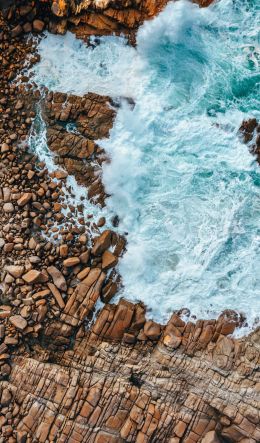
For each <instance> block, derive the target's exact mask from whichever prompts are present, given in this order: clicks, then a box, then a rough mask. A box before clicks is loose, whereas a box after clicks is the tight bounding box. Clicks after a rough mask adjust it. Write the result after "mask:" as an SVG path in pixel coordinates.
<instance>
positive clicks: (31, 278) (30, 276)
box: [23, 269, 41, 284]
mask: <svg viewBox="0 0 260 443" xmlns="http://www.w3.org/2000/svg"><path fill="white" fill-rule="evenodd" d="M40 277H41V273H40V271H37V270H36V269H31V271H28V272H27V273H26V274H24V275H23V279H24V281H26V283H28V284H31V283H36V282H37V281H38V280H39V279H40Z"/></svg>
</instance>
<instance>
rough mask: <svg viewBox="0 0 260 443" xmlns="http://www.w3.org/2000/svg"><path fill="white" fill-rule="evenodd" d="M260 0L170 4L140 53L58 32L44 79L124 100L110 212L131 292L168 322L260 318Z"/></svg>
mask: <svg viewBox="0 0 260 443" xmlns="http://www.w3.org/2000/svg"><path fill="white" fill-rule="evenodd" d="M259 17H260V16H259V3H258V2H257V1H247V2H246V1H240V0H237V1H231V0H221V1H220V2H218V3H216V4H214V5H212V6H210V7H209V8H207V9H200V8H198V7H197V6H196V5H193V4H191V3H188V2H186V1H182V0H181V1H179V2H177V3H169V4H168V6H167V7H166V9H165V10H164V11H163V12H162V13H161V14H160V15H159V16H158V17H157V18H155V19H154V20H152V21H150V22H147V23H145V24H144V25H143V27H142V28H141V29H140V30H139V32H138V36H137V48H136V49H134V48H132V47H129V46H128V45H127V43H126V41H125V40H124V38H118V37H106V38H102V39H100V41H99V44H98V45H96V46H94V47H92V48H91V47H86V46H85V45H84V44H83V43H82V42H80V41H78V40H76V39H75V37H74V36H73V35H72V34H70V33H68V34H67V35H66V36H53V35H49V34H47V35H46V38H45V39H44V40H42V41H41V43H40V45H39V52H40V54H41V62H40V63H39V64H38V65H36V67H35V68H34V74H35V76H34V80H35V81H36V83H38V84H39V85H46V86H47V87H48V88H50V89H52V90H54V91H63V92H69V93H74V94H78V95H82V94H84V93H86V92H88V91H92V92H96V93H100V94H107V95H110V96H112V97H119V96H120V97H131V98H133V99H134V100H135V107H134V108H132V107H130V106H129V105H128V104H127V101H126V100H124V99H122V106H121V108H120V109H119V111H118V114H117V118H116V122H115V125H114V127H113V129H112V131H111V135H110V138H109V140H105V141H104V140H102V141H101V142H100V144H101V145H102V146H103V147H104V148H105V149H106V151H107V152H108V153H109V154H110V156H111V159H112V161H111V163H110V164H109V165H106V166H105V168H104V172H103V180H104V183H105V186H106V189H107V191H108V193H109V194H111V197H110V198H109V199H108V200H107V208H108V211H110V212H111V213H116V214H118V215H119V217H120V220H121V224H120V229H121V230H122V231H123V232H127V233H128V248H127V252H126V254H125V255H124V257H123V258H122V260H121V261H120V264H119V271H120V273H121V275H122V277H123V283H124V288H123V289H122V291H121V293H120V294H119V295H118V297H119V296H122V295H123V296H125V297H127V298H128V299H131V300H139V299H140V300H143V301H144V302H145V303H146V304H147V305H148V307H149V308H150V311H151V316H152V317H153V318H155V319H157V320H159V321H165V320H166V319H167V318H168V316H169V315H170V313H171V312H172V311H173V310H175V309H179V308H183V307H186V308H189V309H190V310H191V313H192V314H194V315H196V316H199V317H212V316H217V315H218V314H219V313H220V312H221V311H222V310H223V309H226V308H231V309H237V310H239V311H242V312H243V313H245V314H246V315H247V318H248V320H249V326H252V325H253V323H254V322H256V321H257V316H258V314H259V311H260V276H259V267H260V255H259V252H260V200H259V193H260V169H259V166H258V165H257V164H256V162H255V160H254V158H253V157H252V156H251V155H250V154H249V152H248V147H247V146H246V145H245V144H243V143H242V142H241V140H240V138H239V135H238V128H239V126H240V124H241V122H242V120H243V119H244V118H246V117H248V116H250V117H252V116H256V117H257V118H259V117H260V112H259V110H260V106H259V101H258V98H259V80H260V71H259V60H260V51H259V36H258V34H257V33H258V30H259V25H260V18H259Z"/></svg>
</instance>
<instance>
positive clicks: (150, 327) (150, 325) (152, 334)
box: [144, 320, 161, 340]
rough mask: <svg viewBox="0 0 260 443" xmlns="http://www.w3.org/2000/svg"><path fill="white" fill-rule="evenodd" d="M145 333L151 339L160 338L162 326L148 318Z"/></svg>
mask: <svg viewBox="0 0 260 443" xmlns="http://www.w3.org/2000/svg"><path fill="white" fill-rule="evenodd" d="M144 333H145V335H146V337H147V338H149V339H150V340H158V339H159V337H160V335H161V326H160V325H159V324H158V323H156V322H154V321H152V320H148V321H147V322H146V323H145V325H144Z"/></svg>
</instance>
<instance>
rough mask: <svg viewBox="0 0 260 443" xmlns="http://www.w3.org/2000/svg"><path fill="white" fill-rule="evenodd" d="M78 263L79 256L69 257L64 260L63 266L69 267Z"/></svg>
mask: <svg viewBox="0 0 260 443" xmlns="http://www.w3.org/2000/svg"><path fill="white" fill-rule="evenodd" d="M79 263H80V259H79V257H69V258H67V259H66V260H64V262H63V266H65V268H71V267H73V266H76V265H78V264H79Z"/></svg>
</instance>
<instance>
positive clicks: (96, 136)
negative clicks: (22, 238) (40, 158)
mask: <svg viewBox="0 0 260 443" xmlns="http://www.w3.org/2000/svg"><path fill="white" fill-rule="evenodd" d="M42 109H43V116H44V119H45V121H46V124H47V141H48V146H49V148H50V149H51V150H52V151H53V152H55V153H56V154H57V157H56V158H57V162H58V163H59V164H60V165H62V166H63V167H64V168H65V169H66V170H67V171H68V173H69V174H72V175H74V176H75V177H76V180H77V181H78V183H80V184H82V185H85V186H86V187H87V188H88V197H89V199H90V200H92V201H95V202H98V203H99V204H101V205H102V206H103V205H104V200H105V197H106V194H105V191H104V186H103V183H102V176H101V173H102V163H103V161H107V158H106V155H105V152H104V151H103V150H102V149H101V148H100V147H99V146H98V145H97V144H96V142H95V140H100V139H102V138H105V137H108V136H109V131H110V129H111V128H112V125H113V120H114V117H115V111H114V109H113V108H112V101H111V99H110V98H109V97H103V96H99V95H96V94H92V93H89V94H87V95H85V96H83V97H77V96H73V95H70V96H68V95H67V94H60V93H49V94H48V95H47V96H46V98H45V100H44V103H43V105H42ZM69 125H72V127H73V130H69V127H70V126H69Z"/></svg>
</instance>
